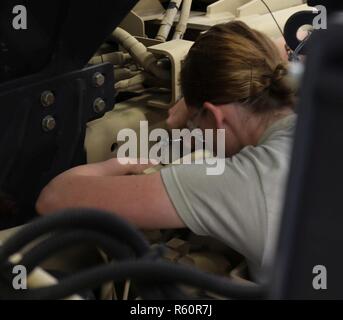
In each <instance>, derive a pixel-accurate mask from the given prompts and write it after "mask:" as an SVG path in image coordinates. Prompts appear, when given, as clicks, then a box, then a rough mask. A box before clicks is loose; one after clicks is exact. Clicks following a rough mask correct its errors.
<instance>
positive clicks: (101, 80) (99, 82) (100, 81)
mask: <svg viewBox="0 0 343 320" xmlns="http://www.w3.org/2000/svg"><path fill="white" fill-rule="evenodd" d="M105 80H106V78H105V76H104V75H103V74H102V73H100V72H95V74H94V76H93V85H94V86H95V87H96V88H100V87H102V86H103V85H104V84H105Z"/></svg>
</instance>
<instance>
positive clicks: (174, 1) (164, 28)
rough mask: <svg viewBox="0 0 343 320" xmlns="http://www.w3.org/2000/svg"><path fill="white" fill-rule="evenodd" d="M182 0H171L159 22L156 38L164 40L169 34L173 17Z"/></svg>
mask: <svg viewBox="0 0 343 320" xmlns="http://www.w3.org/2000/svg"><path fill="white" fill-rule="evenodd" d="M181 3H182V0H171V1H170V3H169V6H168V9H167V12H166V14H165V16H164V18H163V20H162V22H161V27H160V29H159V31H158V33H157V36H156V39H157V40H160V41H163V42H165V41H166V40H167V38H168V36H169V33H170V30H171V28H172V26H173V24H174V20H175V17H176V15H177V13H178V11H179V8H180V5H181Z"/></svg>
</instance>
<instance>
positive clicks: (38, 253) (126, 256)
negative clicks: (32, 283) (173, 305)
mask: <svg viewBox="0 0 343 320" xmlns="http://www.w3.org/2000/svg"><path fill="white" fill-rule="evenodd" d="M87 243H89V244H91V245H92V246H95V247H99V249H101V250H103V251H104V252H105V253H106V254H107V255H108V256H109V257H111V258H113V259H118V260H130V259H132V260H134V259H136V257H135V255H134V254H133V252H132V250H131V249H130V248H129V247H128V246H126V245H123V244H120V243H119V241H118V240H117V239H115V238H111V237H109V236H107V235H104V234H101V233H97V232H94V231H89V230H79V229H77V230H69V231H65V232H61V233H55V234H53V235H52V236H51V237H49V238H47V239H44V240H42V241H41V242H39V243H38V244H37V245H36V246H34V247H33V248H31V249H30V250H29V251H27V252H25V254H24V255H23V257H22V260H21V261H20V264H21V265H23V266H25V267H26V270H27V274H28V275H29V274H30V272H31V271H32V270H33V269H34V268H35V267H37V266H39V265H40V264H41V263H42V262H44V261H45V260H46V259H48V258H49V257H51V256H52V255H55V254H57V253H59V252H60V251H63V250H65V249H66V248H70V247H73V246H75V245H79V244H87ZM136 287H137V289H138V292H139V294H141V295H142V294H144V295H146V296H149V297H150V298H153V299H165V298H167V297H168V296H169V291H170V290H171V288H166V289H165V288H157V287H156V286H152V287H150V288H145V287H144V286H141V285H139V284H137V285H136ZM88 289H94V288H88Z"/></svg>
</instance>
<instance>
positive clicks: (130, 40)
mask: <svg viewBox="0 0 343 320" xmlns="http://www.w3.org/2000/svg"><path fill="white" fill-rule="evenodd" d="M112 37H113V38H114V40H115V41H116V42H118V43H119V44H120V45H122V46H123V47H124V48H125V50H127V51H128V52H129V53H130V55H131V56H132V58H133V59H134V60H135V61H136V62H137V63H139V64H140V65H141V66H142V67H143V68H144V69H145V71H147V72H150V73H151V74H153V75H154V76H155V77H156V78H158V79H162V80H168V79H170V72H169V71H168V70H164V69H162V68H160V67H159V66H158V65H157V60H156V58H155V56H154V55H153V54H152V53H150V52H148V50H147V48H146V47H145V46H144V45H143V44H142V43H141V42H139V41H138V40H137V39H135V37H133V36H132V35H131V34H129V33H128V32H126V31H125V30H123V29H122V28H116V29H115V30H114V31H113V33H112Z"/></svg>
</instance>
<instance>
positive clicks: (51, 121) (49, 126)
mask: <svg viewBox="0 0 343 320" xmlns="http://www.w3.org/2000/svg"><path fill="white" fill-rule="evenodd" d="M42 128H43V130H44V131H45V132H49V131H52V130H54V129H55V128H56V120H55V118H54V117H53V116H46V117H45V118H44V119H43V120H42Z"/></svg>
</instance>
